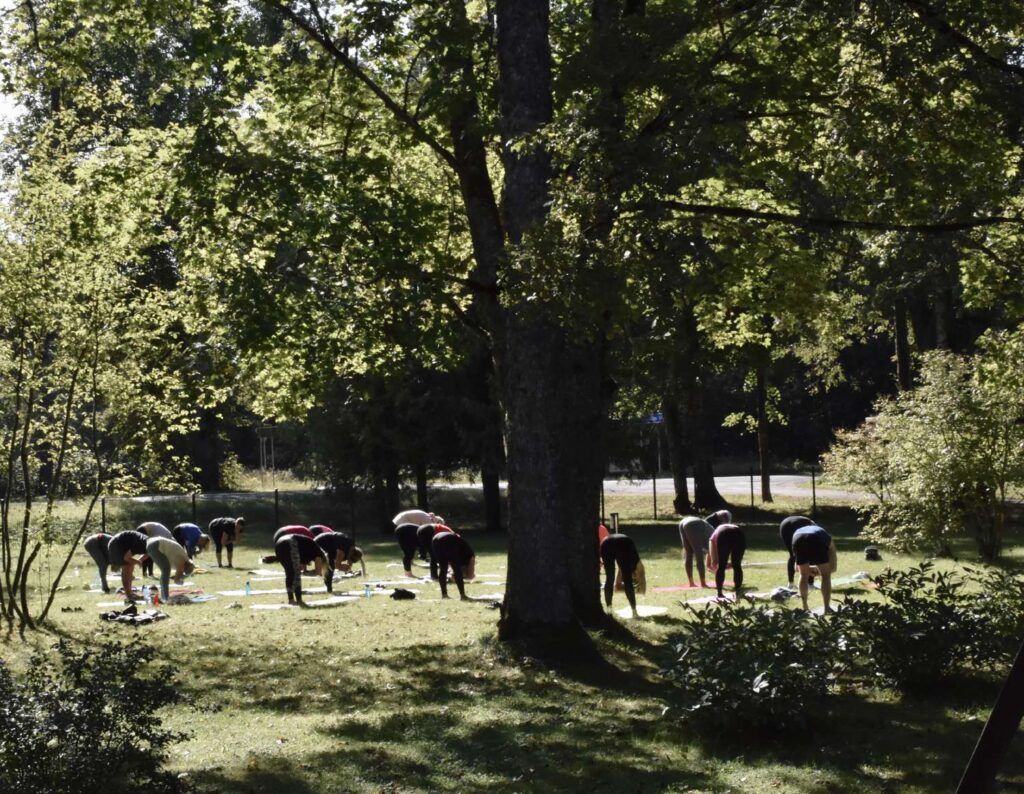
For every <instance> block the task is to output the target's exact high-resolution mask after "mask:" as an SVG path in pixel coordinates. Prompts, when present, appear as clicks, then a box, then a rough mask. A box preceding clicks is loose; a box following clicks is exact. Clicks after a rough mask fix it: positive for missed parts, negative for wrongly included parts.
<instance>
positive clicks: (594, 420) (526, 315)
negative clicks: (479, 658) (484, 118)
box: [497, 0, 603, 636]
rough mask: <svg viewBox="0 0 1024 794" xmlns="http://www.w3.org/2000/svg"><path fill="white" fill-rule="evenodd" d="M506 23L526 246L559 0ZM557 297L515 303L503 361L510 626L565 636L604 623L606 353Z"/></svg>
mask: <svg viewBox="0 0 1024 794" xmlns="http://www.w3.org/2000/svg"><path fill="white" fill-rule="evenodd" d="M497 23H498V42H497V44H498V70H499V81H500V87H501V97H500V104H499V107H500V112H501V132H502V139H503V144H504V145H503V149H502V151H503V157H504V164H505V189H504V193H503V196H502V210H503V216H504V219H505V229H506V232H507V235H508V239H509V242H510V245H511V246H513V248H516V247H519V246H520V244H521V243H522V242H523V239H524V237H526V236H527V235H528V234H529V233H530V231H531V230H533V229H539V227H540V226H541V225H542V224H543V223H544V222H545V220H546V217H547V203H548V200H549V196H550V192H549V184H550V180H551V159H550V155H549V154H548V152H547V151H545V150H544V149H543V147H541V146H539V145H532V144H531V145H528V146H526V147H523V148H519V149H513V146H514V144H516V143H522V142H523V138H524V136H528V135H530V134H532V133H535V132H537V131H538V130H539V129H540V128H541V127H543V126H544V125H545V124H547V123H548V122H549V121H550V120H551V116H552V99H551V97H552V94H551V91H552V85H551V46H550V42H549V38H548V25H549V20H548V3H547V2H546V1H545V0H500V1H499V2H498V4H497ZM515 267H518V268H522V267H529V264H528V263H527V262H524V261H517V262H516V263H515ZM545 308H546V307H543V306H537V307H535V306H534V305H532V304H531V303H528V302H522V303H518V304H517V305H514V306H512V307H510V309H509V311H508V313H507V324H506V328H505V334H506V338H505V341H506V344H505V348H504V359H503V361H502V364H501V365H500V366H499V373H500V374H501V381H502V392H503V395H504V403H505V406H504V407H505V417H506V422H505V428H506V434H507V448H508V479H509V561H508V589H507V592H506V596H505V614H504V617H503V633H504V635H505V636H515V635H517V634H527V635H534V636H543V635H545V634H548V635H554V634H557V633H559V632H562V631H564V630H565V629H566V628H568V627H575V626H578V620H577V619H578V618H579V619H582V620H584V621H590V620H593V621H594V622H595V623H596V622H597V620H598V619H599V618H600V617H601V615H602V610H601V606H600V601H599V599H598V588H597V551H596V546H597V544H596V529H597V526H596V518H597V516H596V511H597V504H598V500H599V497H600V485H601V469H602V461H603V455H602V449H601V426H602V408H603V404H602V400H601V377H600V366H599V362H600V356H599V351H598V346H597V345H596V344H593V343H586V342H582V343H580V342H576V341H574V340H573V339H572V335H571V332H570V330H569V329H567V328H564V327H562V326H561V325H560V324H559V323H558V322H557V321H556V320H552V319H550V317H551V316H552V315H553V314H554V313H553V312H550V313H549V312H547V311H545ZM547 308H550V307H547Z"/></svg>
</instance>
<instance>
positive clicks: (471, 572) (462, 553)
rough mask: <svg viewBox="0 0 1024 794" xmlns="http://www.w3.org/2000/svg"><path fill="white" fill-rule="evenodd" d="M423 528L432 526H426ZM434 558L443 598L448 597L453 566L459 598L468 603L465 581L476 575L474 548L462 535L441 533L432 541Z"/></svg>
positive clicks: (449, 532)
mask: <svg viewBox="0 0 1024 794" xmlns="http://www.w3.org/2000/svg"><path fill="white" fill-rule="evenodd" d="M423 526H427V527H429V526H432V525H431V524H424V525H423ZM430 547H431V550H432V551H433V558H434V559H435V560H436V561H437V571H438V581H439V582H440V583H441V598H447V597H448V567H449V566H451V569H452V576H453V577H454V578H455V586H456V587H458V588H459V597H460V598H461V599H462V600H463V601H466V600H468V599H467V598H466V587H465V583H464V580H465V579H472V578H473V577H474V576H475V575H476V570H475V569H476V554H475V553H474V551H473V547H472V546H470V545H469V543H467V542H466V539H465V538H463V537H462V535H459V534H456V533H455V532H451V531H448V532H439V533H437V534H436V535H434V536H433V538H431V540H430Z"/></svg>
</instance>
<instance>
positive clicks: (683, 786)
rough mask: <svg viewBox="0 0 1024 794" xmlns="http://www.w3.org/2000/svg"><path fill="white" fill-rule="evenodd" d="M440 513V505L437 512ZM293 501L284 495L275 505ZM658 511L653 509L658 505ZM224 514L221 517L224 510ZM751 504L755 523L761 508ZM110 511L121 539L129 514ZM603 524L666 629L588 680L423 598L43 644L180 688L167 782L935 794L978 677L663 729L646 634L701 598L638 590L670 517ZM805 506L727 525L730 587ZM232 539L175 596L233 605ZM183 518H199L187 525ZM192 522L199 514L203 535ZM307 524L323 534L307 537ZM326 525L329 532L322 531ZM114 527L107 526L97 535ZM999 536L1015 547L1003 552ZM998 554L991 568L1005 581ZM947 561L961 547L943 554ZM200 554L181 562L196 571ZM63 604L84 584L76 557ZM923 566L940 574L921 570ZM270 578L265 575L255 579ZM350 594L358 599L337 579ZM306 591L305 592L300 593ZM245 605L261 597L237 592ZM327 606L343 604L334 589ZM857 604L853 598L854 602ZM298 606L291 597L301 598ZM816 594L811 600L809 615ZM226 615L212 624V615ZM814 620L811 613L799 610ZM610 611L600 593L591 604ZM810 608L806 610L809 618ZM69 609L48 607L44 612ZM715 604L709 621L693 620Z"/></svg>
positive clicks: (844, 566)
mask: <svg viewBox="0 0 1024 794" xmlns="http://www.w3.org/2000/svg"><path fill="white" fill-rule="evenodd" d="M442 497H443V499H445V500H448V504H444V503H441V502H442ZM297 498H298V497H296V499H297ZM462 500H463V497H462V496H461V495H459V494H457V493H455V492H446V493H444V494H442V495H441V496H439V500H438V501H439V503H437V504H435V508H436V509H437V510H438V511H439V512H441V513H442V514H444V515H446V516H448V517H449V521H450V522H451V523H453V524H454V525H455V526H462V525H463V524H460V523H459V521H457V520H456V519H458V518H460V517H466V521H467V523H468V517H469V516H470V515H471V512H470V509H469V507H468V502H465V501H462ZM287 504H288V511H289V512H285V513H283V514H282V518H283V519H284V521H283V522H282V523H291V522H293V521H298V522H303V521H306V522H308V521H312V520H313V518H315V515H314V513H313V512H311V511H313V510H315V509H316V506H315V504H313V503H311V502H310V503H303V502H299V501H293V502H288V503H287ZM665 506H666V507H667V504H666V505H665ZM218 507H222V508H223V510H224V512H226V513H228V514H232V513H235V512H241V509H242V508H238V509H237V510H234V509H231V508H232V507H237V506H236V505H217V506H205V507H204V508H203V509H204V510H208V511H211V510H215V509H216V508H218ZM766 508H771V509H772V510H773V511H774V512H770V511H769V510H768V509H766ZM136 509H137V506H136V507H133V508H132V510H133V515H131V516H128V515H122V516H119V518H118V519H117V520H118V521H121V522H128V523H130V522H131V521H134V520H135V518H137V517H140V516H138V515H135V514H134V511H136ZM141 509H143V510H144V511H145V512H146V515H147V516H149V517H152V518H153V519H155V520H161V521H163V522H164V523H168V524H171V523H174V522H175V521H180V520H184V519H185V518H187V517H188V516H184V515H183V516H175V515H165V513H162V512H161V509H160V506H159V505H153V506H151V507H147V506H143V508H141ZM606 510H607V512H609V513H610V512H612V511H613V510H614V511H618V512H619V513H620V519H621V522H622V524H621V529H622V530H623V531H625V532H627V533H629V534H631V535H632V536H633V537H634V538H635V539H636V541H637V544H638V546H639V547H640V551H641V555H642V556H643V558H644V562H645V566H646V568H647V574H648V588H649V589H648V593H647V595H646V596H643V597H641V599H640V601H641V603H644V604H651V605H659V606H664V607H667V608H668V614H667V615H665V616H663V617H660V618H653V619H646V620H642V621H623V622H622V625H621V627H620V628H619V629H616V630H614V631H606V632H603V633H601V634H599V635H596V636H595V637H594V640H595V642H596V644H597V646H598V648H599V649H600V651H601V653H602V655H603V657H604V660H605V663H604V664H601V665H592V664H591V665H581V664H574V663H573V660H568V659H567V660H565V662H564V663H563V664H559V665H556V666H555V667H552V668H549V667H546V666H542V665H539V664H538V663H536V662H534V661H532V660H530V659H527V658H524V657H522V656H521V655H519V654H517V653H516V650H515V648H514V647H513V646H508V645H505V644H502V643H499V642H498V641H497V640H496V639H495V636H494V635H495V624H496V621H497V617H498V612H497V610H495V609H491V608H488V606H487V605H486V604H484V603H480V602H473V603H463V602H460V601H458V600H449V601H441V600H440V599H439V590H438V588H437V586H436V585H433V584H429V585H425V586H423V587H422V588H420V594H419V596H418V597H417V599H416V600H414V601H394V600H392V599H390V598H387V597H382V596H375V597H373V598H370V599H365V598H361V599H359V600H358V601H354V602H352V603H348V604H344V605H341V606H338V607H333V608H326V609H316V610H312V609H311V610H298V609H293V610H280V611H257V610H252V609H250V608H249V606H250V604H251V603H280V602H283V601H284V600H285V596H283V595H269V596H254V597H252V598H248V599H246V598H231V597H221V598H219V599H218V600H215V601H211V602H208V603H205V604H196V605H190V606H168V607H166V611H167V612H168V613H169V614H170V615H171V617H170V619H168V620H166V621H163V622H161V623H157V624H154V625H152V626H148V627H143V628H141V629H134V628H131V627H127V626H121V625H109V624H106V623H102V622H101V621H99V620H97V619H96V618H95V617H94V614H95V613H96V612H98V611H99V610H98V609H97V607H96V602H98V601H109V600H114V599H112V598H110V597H103V596H98V595H93V594H89V593H85V592H83V591H82V590H81V589H69V590H68V591H65V592H62V593H61V594H60V597H59V601H58V603H57V611H56V612H55V613H54V615H53V628H54V632H56V633H58V634H60V635H63V636H67V637H69V638H71V639H72V640H73V641H75V642H80V643H83V644H89V643H92V642H94V641H97V640H101V639H107V638H111V637H118V638H125V639H127V638H133V637H140V638H144V639H146V640H148V641H149V642H152V643H154V644H155V645H156V646H157V648H159V650H160V653H161V655H162V656H163V657H164V658H166V659H167V660H170V661H171V662H173V663H174V664H175V665H176V666H177V668H178V670H179V671H180V678H181V681H182V683H183V685H184V686H185V688H186V689H187V690H188V691H189V692H190V693H191V694H192V695H194V697H195V698H196V701H197V704H198V707H197V708H195V709H181V710H179V711H176V712H174V713H171V714H168V715H167V722H168V724H169V725H170V726H172V727H174V728H177V729H184V730H188V731H190V732H191V734H192V738H191V739H190V740H189V741H187V742H185V743H183V744H180V745H177V746H176V747H175V748H174V750H173V754H172V758H171V765H172V768H173V769H174V770H176V771H180V772H182V773H187V774H188V776H189V777H190V778H191V780H192V781H193V782H194V783H195V785H196V786H197V788H198V789H199V790H200V791H204V792H238V793H239V794H241V793H242V792H277V791H281V792H294V793H295V794H302V793H303V792H318V794H320V793H323V792H418V791H482V790H487V791H499V792H516V791H521V792H544V791H588V792H605V791H607V792H612V791H629V792H648V791H650V792H660V791H665V792H726V791H733V792H763V791H773V792H774V791H778V792H847V791H857V792H948V791H951V790H952V789H953V788H955V784H956V781H957V780H958V778H959V775H960V773H961V772H962V770H963V767H964V765H965V764H966V762H967V759H968V757H969V755H970V752H971V749H972V748H973V745H974V742H975V741H976V739H977V736H978V733H979V731H980V729H981V726H982V724H983V721H984V719H985V717H986V716H987V712H988V709H989V708H990V706H991V702H992V701H993V699H994V697H995V695H996V693H997V692H998V685H999V682H1000V678H999V676H998V675H996V676H992V677H990V678H988V679H986V678H984V677H982V678H976V679H971V680H969V681H962V682H958V683H956V684H951V685H950V686H949V688H948V689H947V690H945V691H943V692H937V693H933V694H932V695H931V696H929V697H927V698H924V699H910V698H901V697H899V696H897V695H894V694H891V693H887V692H882V691H880V690H875V689H872V688H869V687H865V686H860V685H859V684H858V682H848V683H847V684H844V689H843V690H842V691H840V692H839V693H838V694H837V695H836V696H834V697H832V698H831V699H830V701H829V703H830V705H829V706H828V709H829V711H828V713H827V714H825V715H822V720H821V722H820V725H819V728H817V729H815V730H814V731H803V730H800V729H798V728H796V727H795V726H790V725H779V726H778V732H777V735H776V736H774V737H771V738H766V739H765V740H764V741H763V742H761V743H745V744H743V745H736V744H733V743H728V742H716V741H714V740H710V739H707V738H705V737H701V736H700V735H699V733H697V732H695V731H694V730H693V729H692V728H684V727H683V726H681V725H680V723H679V722H678V721H677V719H676V718H675V714H674V711H673V699H672V691H671V688H670V687H669V686H668V685H667V684H666V683H665V682H664V681H662V680H661V678H660V677H659V675H658V670H659V667H661V666H663V665H664V664H666V663H668V662H669V661H670V660H671V658H672V654H671V650H670V649H668V648H667V647H666V645H665V642H664V640H665V638H666V637H668V636H670V635H671V634H672V633H673V631H674V630H676V629H677V628H678V627H679V626H680V625H681V622H682V621H683V620H685V616H686V612H685V610H684V609H683V608H682V607H681V606H680V604H679V601H680V598H684V599H685V598H693V597H697V596H699V595H702V594H703V593H702V592H700V591H689V592H680V593H653V592H651V589H650V588H654V587H659V586H663V585H672V584H680V583H682V582H684V581H685V575H684V573H683V570H682V564H681V561H680V544H679V537H678V533H677V530H676V521H675V520H671V519H666V520H662V521H657V522H655V521H653V520H651V518H650V515H649V514H650V502H649V499H647V498H646V497H639V496H637V497H633V496H627V497H617V498H616V499H614V500H609V502H608V504H607V505H606ZM790 510H792V511H794V512H804V511H806V510H807V506H806V505H804V504H802V503H801V504H797V503H796V501H791V502H789V503H787V502H786V501H785V500H780V501H779V502H778V503H777V504H776V505H774V506H760V509H759V510H758V512H757V515H756V517H755V519H754V521H748V520H747V519H748V517H749V507H748V508H745V509H744V508H740V509H737V511H736V514H737V518H738V519H739V520H740V521H741V522H742V523H743V525H744V526H745V527H746V529H747V533H748V542H749V551H748V554H747V558H746V560H745V562H746V563H747V567H746V584H747V585H748V586H749V587H751V588H754V589H756V590H768V589H770V588H771V587H773V586H775V585H778V584H783V583H784V581H785V566H784V565H783V564H780V563H783V562H784V560H785V553H784V551H782V549H781V547H780V544H779V541H778V536H777V527H778V521H779V520H780V519H781V517H783V516H784V515H787V514H788V513H789V511H790ZM245 512H246V516H247V520H248V521H249V522H250V524H249V529H248V530H247V533H246V537H245V539H244V541H243V546H242V547H241V549H240V550H238V551H237V552H236V566H237V565H241V566H243V567H242V568H238V569H236V570H226V569H225V570H218V569H216V568H213V569H212V570H210V571H209V572H207V573H203V574H197V575H196V576H195V577H194V578H193V581H195V583H196V585H197V586H201V587H203V588H204V589H205V591H206V592H208V593H216V592H217V591H219V590H228V589H232V590H234V589H241V588H242V587H243V586H244V582H245V580H246V578H247V574H246V573H245V569H246V567H247V566H251V565H253V564H254V563H255V560H256V556H257V554H262V553H269V545H270V544H269V538H270V535H271V534H272V532H273V530H274V528H275V527H274V526H273V525H272V524H271V523H270V521H269V519H268V518H267V515H268V514H267V513H266V506H265V505H264V506H263V507H262V508H260V509H259V510H253V509H250V508H249V507H247V508H246V509H245ZM200 518H201V520H202V519H203V518H205V516H201V517H200ZM819 519H820V522H821V523H822V524H823V525H824V526H825V527H827V528H828V529H830V531H832V532H833V533H834V534H835V535H836V538H837V545H838V547H839V555H840V556H839V564H840V571H839V573H838V576H844V575H847V574H850V573H853V572H854V571H860V570H863V571H867V572H868V573H871V574H875V573H878V572H880V571H881V570H882V569H884V568H885V567H886V566H899V567H908V566H910V565H913V564H916V563H917V562H919V561H920V558H915V557H906V556H897V555H893V554H891V553H888V552H886V551H885V550H884V549H883V557H884V560H883V561H882V562H866V561H864V559H863V547H864V545H865V543H864V541H863V540H858V539H857V538H856V533H857V531H858V526H857V522H856V519H855V516H854V514H853V513H852V512H851V511H849V510H848V509H846V508H845V507H842V506H839V505H833V506H829V505H819ZM206 520H208V518H206ZM327 523H330V521H329V520H328V521H327ZM336 523H338V524H340V525H342V526H345V524H344V521H342V520H338V521H337V522H336ZM114 528H115V529H116V528H119V527H114ZM467 537H468V538H469V540H470V542H471V543H472V544H473V546H474V547H475V549H476V550H477V554H478V558H477V560H478V562H477V572H478V574H496V575H499V576H501V577H503V576H504V573H505V568H504V566H505V557H504V547H505V543H504V537H502V536H495V535H489V534H485V533H483V532H474V531H470V532H468V533H467ZM359 540H360V543H361V545H363V547H364V549H365V550H366V551H367V565H368V568H369V574H370V579H371V581H373V580H377V579H391V578H397V576H398V575H400V573H401V566H400V565H399V564H398V563H399V562H400V554H399V551H398V547H397V544H396V543H395V542H394V541H393V540H392V539H390V538H386V537H384V536H378V535H373V534H369V533H368V532H366V531H365V530H364V531H363V532H361V533H360V536H359ZM1016 540H1017V541H1019V539H1016ZM1022 549H1024V545H1022V544H1020V543H1019V542H1018V543H1017V545H1016V546H1014V548H1013V549H1012V553H1011V554H1010V555H1009V563H1008V564H1009V565H1011V566H1021V567H1024V553H1022ZM962 551H963V553H964V554H967V553H968V551H969V549H968V547H967V546H966V545H965V547H964V549H963V550H962ZM212 556H213V555H212V552H210V553H209V554H208V556H207V557H206V560H203V559H202V558H200V560H201V561H202V562H206V563H207V564H209V563H210V562H212ZM77 562H78V563H79V564H80V565H81V569H82V572H81V575H80V576H79V578H78V579H77V580H75V579H73V578H69V579H68V582H69V583H74V584H75V585H76V587H77V588H80V587H81V585H82V584H84V583H86V582H88V581H91V580H92V578H93V577H94V575H95V569H94V568H92V567H91V563H90V561H89V560H88V558H87V557H85V556H84V555H80V557H79V558H78V559H77ZM938 565H939V566H940V567H943V568H946V567H949V568H952V567H957V566H959V565H960V563H958V562H955V561H952V560H943V561H940V562H939V563H938ZM266 567H270V566H266ZM351 581H352V583H353V584H352V588H353V589H355V588H361V581H360V580H359V579H354V580H351ZM500 581H501V580H500V579H486V578H485V579H482V580H478V581H477V582H475V583H472V584H470V585H468V591H469V593H470V594H486V593H492V592H495V591H496V590H498V589H501V588H500V587H496V586H495V584H494V583H495V582H500ZM307 582H308V585H309V586H315V585H316V584H319V581H318V580H316V579H315V578H312V577H311V578H309V579H308V580H307ZM253 587H254V588H257V589H262V588H270V587H283V581H282V583H281V584H275V583H269V582H261V583H254V584H253ZM339 589H346V588H345V587H344V586H341V587H340V588H339ZM856 592H857V593H859V595H858V596H857V597H865V598H871V597H875V596H874V595H873V594H870V593H868V592H867V591H860V590H857V591H856ZM318 597H319V596H310V599H315V598H318ZM815 597H816V595H812V599H814V598H815ZM233 602H239V603H243V604H244V606H243V608H241V609H226V607H227V606H228V605H229V604H231V603H233ZM818 603H820V597H818ZM625 605H626V601H625V597H624V595H622V594H616V597H615V601H614V604H613V606H614V607H615V608H620V607H623V606H625ZM813 605H814V604H813V603H812V606H813ZM68 606H70V607H76V606H80V607H83V609H84V612H61V611H60V607H68ZM709 608H712V609H715V608H719V607H716V606H712V607H709ZM53 639H54V637H53V636H52V635H50V634H38V635H34V636H31V637H30V638H29V643H27V644H22V643H19V642H17V641H8V642H6V643H5V644H4V645H3V646H0V647H2V651H0V653H2V655H3V656H4V657H5V658H7V659H8V660H10V661H11V662H12V664H14V665H15V666H18V665H19V664H23V663H24V660H25V659H26V657H27V653H28V647H29V646H31V645H33V644H38V645H44V646H45V645H47V644H49V643H52V641H53ZM1022 751H1024V742H1022V741H1021V740H1020V739H1019V738H1018V740H1017V741H1016V742H1015V745H1014V747H1013V748H1011V751H1010V753H1009V754H1008V756H1007V760H1006V763H1005V764H1004V769H1003V774H1002V776H1001V780H1002V783H1003V790H1004V791H1024V752H1022Z"/></svg>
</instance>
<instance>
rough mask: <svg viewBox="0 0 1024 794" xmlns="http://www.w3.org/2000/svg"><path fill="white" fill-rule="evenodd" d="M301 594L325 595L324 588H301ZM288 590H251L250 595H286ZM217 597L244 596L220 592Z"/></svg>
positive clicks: (276, 588) (235, 592) (232, 591)
mask: <svg viewBox="0 0 1024 794" xmlns="http://www.w3.org/2000/svg"><path fill="white" fill-rule="evenodd" d="M302 592H303V593H326V592H327V588H326V587H303V588H302ZM287 594H288V589H287V588H285V587H275V588H274V589H272V590H253V591H252V593H250V595H254V596H258V595H287ZM217 595H222V596H228V597H229V598H238V597H239V596H244V595H245V590H221V591H219V592H218V593H217Z"/></svg>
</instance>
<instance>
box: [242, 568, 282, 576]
mask: <svg viewBox="0 0 1024 794" xmlns="http://www.w3.org/2000/svg"><path fill="white" fill-rule="evenodd" d="M246 573H249V574H252V575H253V576H272V577H274V578H278V577H280V578H281V579H283V578H284V571H273V570H269V569H267V568H254V569H253V570H251V571H246Z"/></svg>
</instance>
